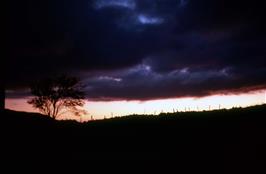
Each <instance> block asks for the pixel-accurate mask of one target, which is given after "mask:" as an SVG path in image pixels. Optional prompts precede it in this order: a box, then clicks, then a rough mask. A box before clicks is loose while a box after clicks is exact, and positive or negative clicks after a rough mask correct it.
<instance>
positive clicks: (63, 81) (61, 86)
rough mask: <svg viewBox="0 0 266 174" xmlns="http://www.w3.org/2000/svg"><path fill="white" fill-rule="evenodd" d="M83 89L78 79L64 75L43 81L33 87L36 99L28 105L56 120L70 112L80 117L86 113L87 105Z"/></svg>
mask: <svg viewBox="0 0 266 174" xmlns="http://www.w3.org/2000/svg"><path fill="white" fill-rule="evenodd" d="M83 88H84V86H83V85H81V83H80V80H79V79H78V78H76V77H70V76H66V75H62V76H58V77H55V78H47V79H43V80H40V81H37V82H35V83H33V84H32V85H31V87H30V89H31V93H32V95H33V96H34V97H33V98H31V99H30V100H29V101H28V103H29V104H31V105H33V107H34V108H37V109H39V110H40V112H42V113H43V114H45V115H48V116H50V117H52V118H54V119H56V118H57V117H58V116H60V115H62V114H63V113H65V112H69V111H70V112H72V113H73V114H74V115H75V116H80V115H81V114H84V113H85V110H83V109H82V106H83V105H84V104H85V100H84V99H85V92H84V91H83Z"/></svg>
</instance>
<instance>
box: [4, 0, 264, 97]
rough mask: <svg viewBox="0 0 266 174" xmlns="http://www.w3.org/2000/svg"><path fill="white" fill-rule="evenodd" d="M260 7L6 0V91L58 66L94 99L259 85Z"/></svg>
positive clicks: (220, 0)
mask: <svg viewBox="0 0 266 174" xmlns="http://www.w3.org/2000/svg"><path fill="white" fill-rule="evenodd" d="M265 11H266V6H265V2H264V1H261V0H254V1H250V0H249V1H245V0H242V1H237V0H78V1H76V0H73V1H70V0H64V1H63V0H62V1H59V0H58V1H55V0H39V1H38V0H25V1H19V0H14V1H12V2H11V1H10V4H9V14H8V33H7V36H8V53H9V54H8V59H7V62H6V65H5V68H6V72H5V80H6V89H7V91H6V94H7V97H23V96H25V95H27V92H25V90H24V89H26V88H27V85H28V84H29V83H31V82H32V81H34V80H36V79H39V78H43V77H49V76H54V75H56V74H62V73H69V74H74V75H77V76H79V77H81V78H82V79H83V81H84V83H86V85H87V87H86V90H87V95H88V98H89V99H94V100H118V99H123V100H149V99H158V98H172V97H185V96H194V97H200V96H205V95H210V94H216V93H231V92H233V93H237V92H243V91H245V92H246V91H250V90H255V89H260V88H265V87H266V76H265V74H266V61H265V58H266V44H265V38H266V32H265V31H266V27H265ZM14 89H16V90H14Z"/></svg>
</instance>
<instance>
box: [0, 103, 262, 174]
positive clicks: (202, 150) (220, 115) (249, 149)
mask: <svg viewBox="0 0 266 174" xmlns="http://www.w3.org/2000/svg"><path fill="white" fill-rule="evenodd" d="M265 113H266V105H260V106H254V107H249V108H244V109H241V108H238V109H237V108H236V109H231V110H217V111H210V112H189V113H172V114H170V113H169V114H161V115H159V116H151V115H133V116H127V117H121V118H113V119H107V120H100V121H93V122H88V123H83V124H81V123H78V122H75V121H55V120H52V119H50V118H48V117H46V116H43V115H40V114H33V113H24V112H15V111H10V110H4V111H3V114H1V115H2V120H1V128H2V133H3V136H2V137H3V139H2V140H3V141H2V145H4V146H3V147H4V148H3V149H5V150H4V152H3V153H2V154H3V155H2V157H1V158H3V159H4V160H5V162H6V163H9V164H20V163H27V164H31V165H37V164H42V162H47V161H49V162H50V163H56V164H69V163H70V164H74V163H75V164H77V163H78V164H79V165H81V164H85V166H89V165H90V164H91V162H99V163H101V164H103V165H104V164H106V163H109V162H114V161H116V162H118V163H119V162H121V161H123V162H125V161H131V162H132V161H134V164H136V163H144V164H147V163H150V164H160V165H162V164H167V166H168V167H169V166H174V167H175V169H176V170H177V171H181V170H182V171H184V170H185V171H187V172H190V171H191V172H194V171H195V172H196V171H197V172H199V171H205V172H206V171H210V172H211V173H260V172H262V171H266V170H265V156H266V151H265V149H266V148H265V147H266V143H265V142H266V135H265V132H266V126H265V125H266V117H265V115H266V114H265ZM262 173H263V172H262Z"/></svg>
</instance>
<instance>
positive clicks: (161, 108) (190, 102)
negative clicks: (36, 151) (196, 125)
mask: <svg viewBox="0 0 266 174" xmlns="http://www.w3.org/2000/svg"><path fill="white" fill-rule="evenodd" d="M265 95H266V92H265V90H260V91H255V92H251V93H242V94H236V95H232V94H231V95H230V94H228V95H214V96H208V97H200V98H192V97H188V98H178V99H158V100H149V101H94V102H92V101H90V102H89V101H88V102H86V104H85V106H84V108H85V109H86V110H87V111H88V114H86V115H83V116H82V117H83V121H84V120H90V119H91V116H93V118H94V119H103V118H111V117H115V116H126V115H132V114H154V115H156V114H160V113H161V112H178V111H182V112H185V111H203V110H207V111H208V110H215V109H230V108H233V107H247V106H253V105H258V104H264V103H266V96H265ZM6 107H7V108H9V109H12V110H17V111H26V112H38V110H36V109H34V108H32V107H31V105H29V104H28V103H27V99H6ZM59 119H77V120H80V118H75V117H71V115H67V116H64V117H61V118H59Z"/></svg>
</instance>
